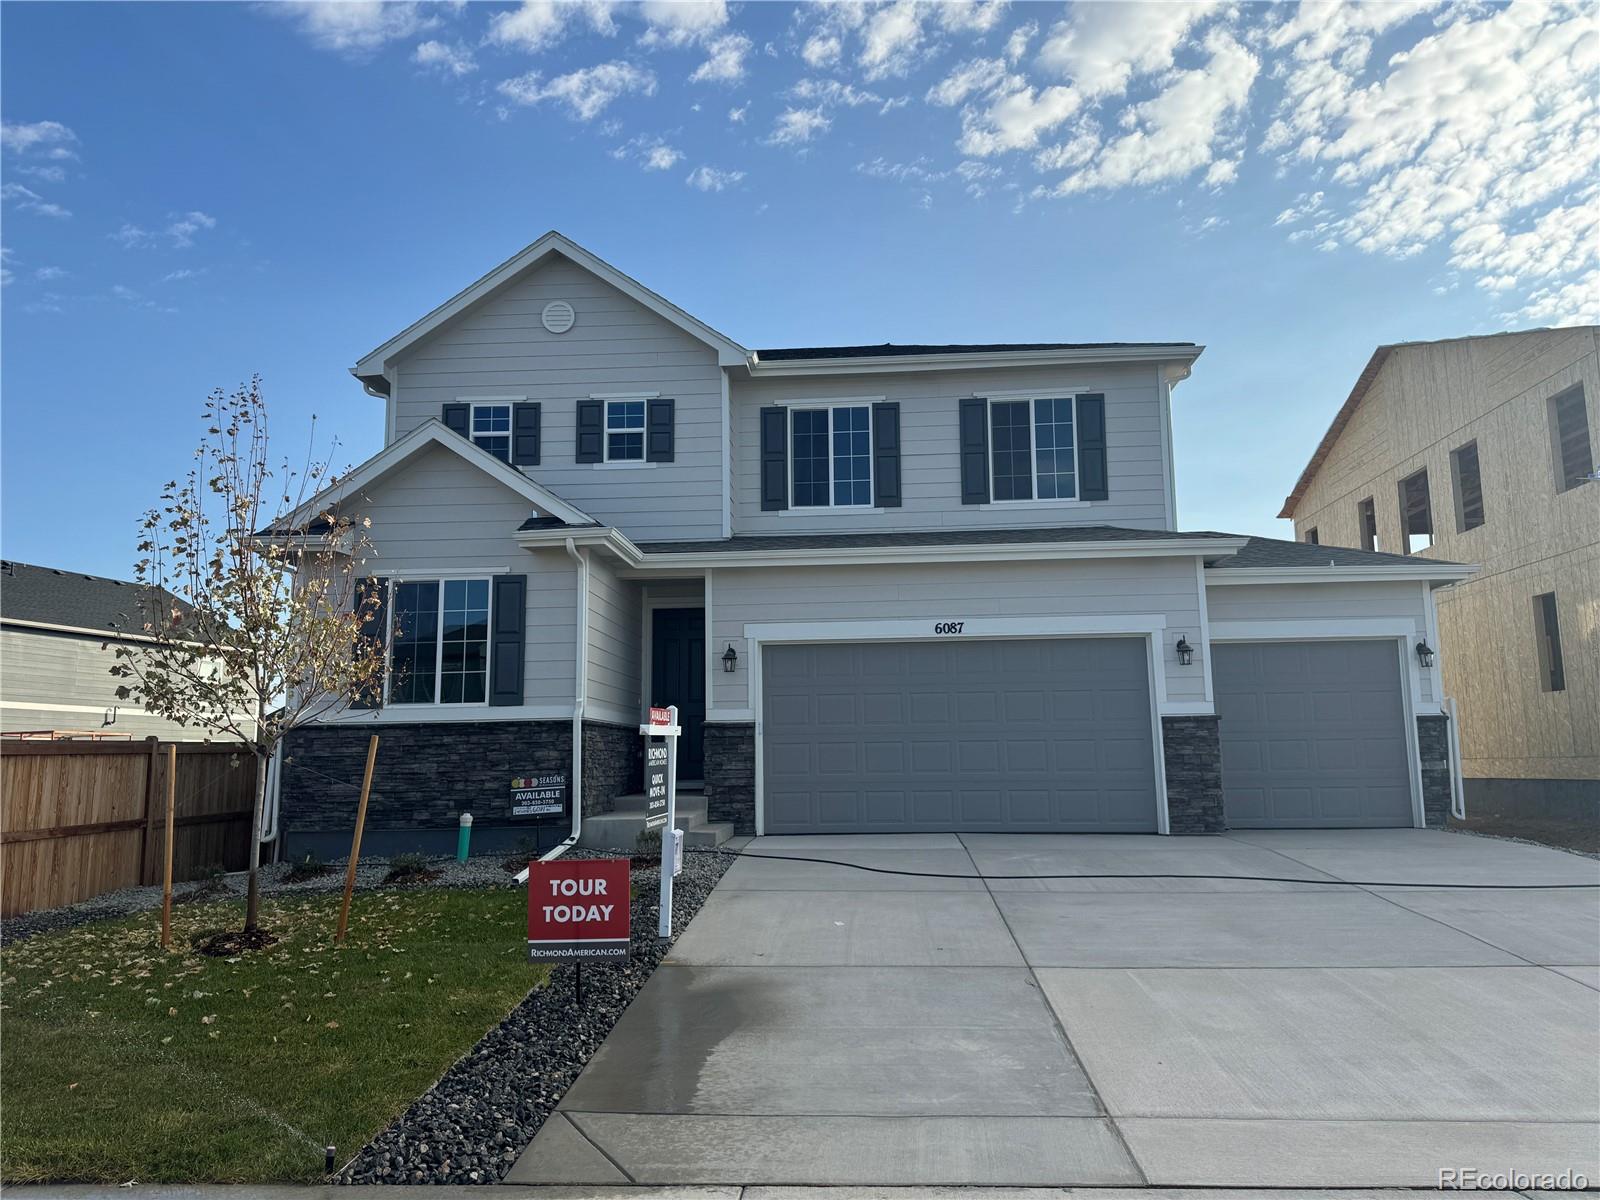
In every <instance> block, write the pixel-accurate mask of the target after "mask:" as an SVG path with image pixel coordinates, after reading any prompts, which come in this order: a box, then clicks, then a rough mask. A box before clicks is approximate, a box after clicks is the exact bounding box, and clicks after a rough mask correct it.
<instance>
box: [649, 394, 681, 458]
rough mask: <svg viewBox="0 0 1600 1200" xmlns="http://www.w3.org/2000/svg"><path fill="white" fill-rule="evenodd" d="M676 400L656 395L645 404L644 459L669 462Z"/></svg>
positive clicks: (671, 452) (671, 451)
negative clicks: (655, 397)
mask: <svg viewBox="0 0 1600 1200" xmlns="http://www.w3.org/2000/svg"><path fill="white" fill-rule="evenodd" d="M675 407H676V402H675V401H672V400H669V399H666V398H665V397H658V398H657V399H654V400H651V401H649V402H648V404H647V405H646V409H647V413H646V416H647V423H646V428H645V454H644V457H645V461H646V462H671V461H672V456H673V443H674V434H673V428H672V426H673V411H674V409H675Z"/></svg>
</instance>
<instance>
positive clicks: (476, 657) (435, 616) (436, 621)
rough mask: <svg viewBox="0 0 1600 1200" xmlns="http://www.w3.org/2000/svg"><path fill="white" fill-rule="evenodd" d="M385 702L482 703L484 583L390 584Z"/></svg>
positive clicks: (486, 597) (486, 584) (485, 630)
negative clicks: (390, 630) (390, 624)
mask: <svg viewBox="0 0 1600 1200" xmlns="http://www.w3.org/2000/svg"><path fill="white" fill-rule="evenodd" d="M393 630H394V631H393V633H392V635H391V641H390V644H389V703H390V704H485V703H487V702H488V693H489V581H488V580H487V579H421V580H405V581H403V582H400V581H397V582H396V583H395V585H394V626H393Z"/></svg>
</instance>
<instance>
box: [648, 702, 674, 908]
mask: <svg viewBox="0 0 1600 1200" xmlns="http://www.w3.org/2000/svg"><path fill="white" fill-rule="evenodd" d="M639 732H640V733H641V734H642V735H644V739H645V741H644V790H645V801H644V804H645V814H646V815H645V819H644V827H645V828H646V829H660V830H661V919H660V921H659V923H658V924H657V926H656V934H657V936H659V937H661V938H662V939H670V938H671V937H672V877H673V876H674V875H676V874H677V873H678V869H679V866H680V864H681V863H682V861H683V860H682V859H681V858H680V857H679V855H678V841H677V832H678V828H677V816H678V734H679V733H680V732H681V731H680V730H679V728H678V706H677V705H675V704H674V705H672V706H671V707H669V708H652V709H651V710H650V720H649V723H648V724H645V725H641V726H639ZM651 738H664V739H666V744H665V745H653V744H652V743H651V741H650V739H651ZM663 760H664V761H663Z"/></svg>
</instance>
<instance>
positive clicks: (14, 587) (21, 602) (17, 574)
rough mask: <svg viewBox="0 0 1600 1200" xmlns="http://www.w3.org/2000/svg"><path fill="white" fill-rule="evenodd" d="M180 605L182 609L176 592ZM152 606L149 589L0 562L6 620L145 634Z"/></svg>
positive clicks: (1, 615)
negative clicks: (145, 607)
mask: <svg viewBox="0 0 1600 1200" xmlns="http://www.w3.org/2000/svg"><path fill="white" fill-rule="evenodd" d="M164 594H165V595H167V597H168V599H170V600H171V601H172V602H173V603H174V604H178V605H180V606H181V605H182V601H179V600H178V599H177V598H176V597H173V596H172V595H171V593H164ZM148 601H149V592H148V591H147V589H145V588H144V586H143V585H141V584H138V583H132V582H129V581H128V580H125V579H107V578H105V577H104V576H101V575H85V574H83V573H82V572H80V571H63V570H60V569H59V568H56V567H41V566H37V565H35V564H33V563H20V562H13V561H11V560H9V559H7V560H4V561H3V562H0V619H4V620H6V621H8V622H10V621H21V622H26V623H28V624H30V625H48V626H54V627H56V628H59V629H82V630H87V631H92V632H94V633H111V632H113V631H120V632H124V633H139V632H141V631H142V630H143V627H144V624H145V621H144V618H143V616H141V615H140V610H141V608H142V607H143V605H145V604H147V603H148Z"/></svg>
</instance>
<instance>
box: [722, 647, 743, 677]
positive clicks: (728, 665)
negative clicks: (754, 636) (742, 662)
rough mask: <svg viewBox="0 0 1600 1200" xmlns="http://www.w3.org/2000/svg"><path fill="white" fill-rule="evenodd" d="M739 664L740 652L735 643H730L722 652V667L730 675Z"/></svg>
mask: <svg viewBox="0 0 1600 1200" xmlns="http://www.w3.org/2000/svg"><path fill="white" fill-rule="evenodd" d="M738 665H739V652H738V651H737V650H735V649H734V648H733V643H732V642H729V643H728V648H727V649H726V650H724V651H723V652H722V669H723V670H724V671H726V672H727V673H728V674H729V675H732V674H733V669H734V668H735V667H737V666H738Z"/></svg>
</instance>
